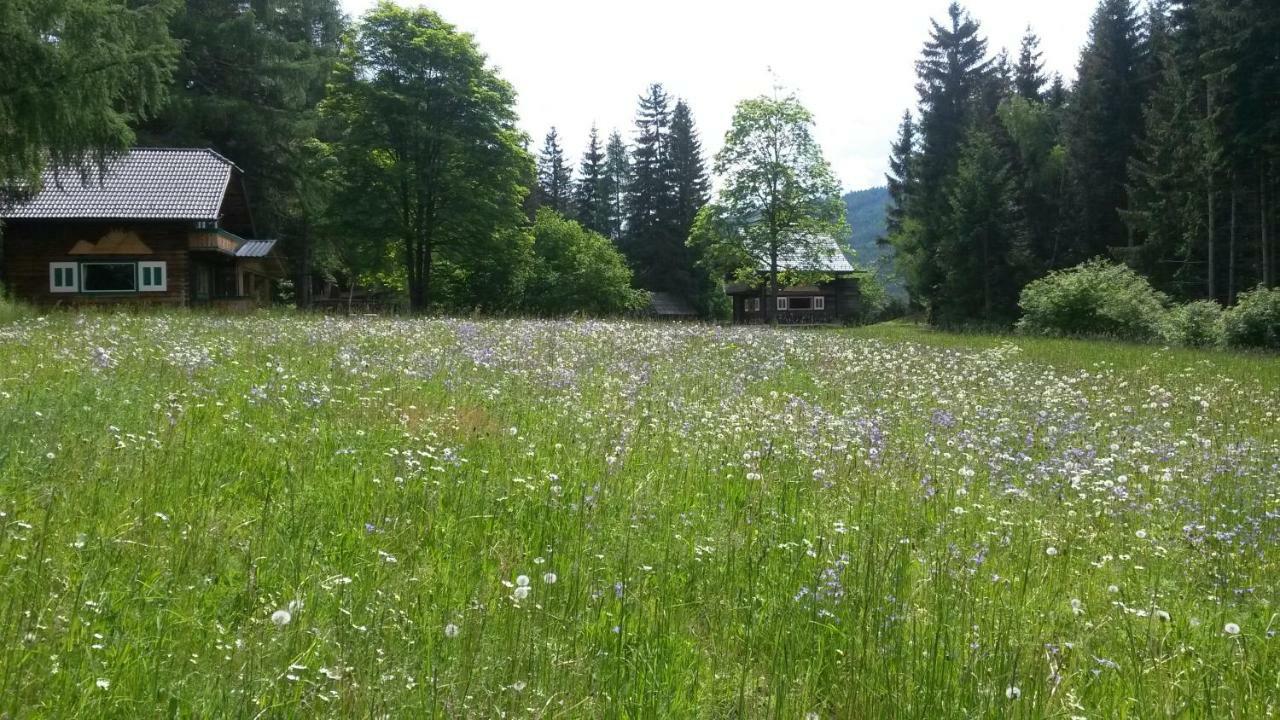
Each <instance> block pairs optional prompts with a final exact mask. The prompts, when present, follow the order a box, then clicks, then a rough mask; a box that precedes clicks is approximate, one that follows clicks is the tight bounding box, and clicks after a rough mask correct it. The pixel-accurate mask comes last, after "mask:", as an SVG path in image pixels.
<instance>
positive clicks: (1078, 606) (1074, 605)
mask: <svg viewBox="0 0 1280 720" xmlns="http://www.w3.org/2000/svg"><path fill="white" fill-rule="evenodd" d="M1071 612H1072V613H1073V614H1075V615H1083V614H1084V604H1083V603H1081V602H1080V598H1071Z"/></svg>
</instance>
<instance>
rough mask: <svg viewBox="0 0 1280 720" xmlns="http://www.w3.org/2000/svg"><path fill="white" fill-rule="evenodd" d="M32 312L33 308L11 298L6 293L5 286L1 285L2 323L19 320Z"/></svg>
mask: <svg viewBox="0 0 1280 720" xmlns="http://www.w3.org/2000/svg"><path fill="white" fill-rule="evenodd" d="M30 314H31V309H30V308H29V307H27V306H26V305H24V304H23V303H20V302H18V301H17V300H14V299H12V298H10V297H9V296H8V295H6V294H5V291H4V287H3V286H0V325H3V324H4V323H10V322H13V321H14V320H19V319H21V318H24V317H27V316H28V315H30Z"/></svg>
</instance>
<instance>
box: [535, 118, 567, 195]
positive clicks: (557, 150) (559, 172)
mask: <svg viewBox="0 0 1280 720" xmlns="http://www.w3.org/2000/svg"><path fill="white" fill-rule="evenodd" d="M572 183H573V171H572V170H571V169H570V168H569V162H568V160H566V159H565V157H564V149H563V148H561V147H560V135H559V133H557V132H556V129H555V128H554V127H552V128H551V130H549V131H548V132H547V137H546V139H545V140H544V141H543V143H542V150H541V151H540V152H539V153H538V198H539V200H538V205H539V206H540V207H549V208H551V209H552V210H555V211H556V212H558V213H560V214H561V215H566V216H567V215H569V213H570V210H571V207H572V205H573V200H572V192H573V187H572Z"/></svg>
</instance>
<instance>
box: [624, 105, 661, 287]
mask: <svg viewBox="0 0 1280 720" xmlns="http://www.w3.org/2000/svg"><path fill="white" fill-rule="evenodd" d="M670 136H671V108H670V101H669V99H668V97H667V93H666V91H665V90H664V89H663V88H662V85H660V84H657V83H655V84H653V85H650V86H649V90H648V92H647V93H646V94H645V95H642V96H641V97H640V102H639V107H638V109H637V111H636V140H635V145H634V146H633V148H632V151H631V182H630V184H629V186H628V189H627V224H626V233H625V234H624V236H623V243H622V250H623V253H624V254H626V256H627V260H628V261H629V262H630V263H631V267H632V269H633V270H634V271H635V278H636V284H637V285H639V286H640V287H643V288H647V289H650V290H663V289H666V285H667V281H666V277H665V273H664V265H663V263H664V260H665V258H664V256H663V251H664V250H665V249H666V248H667V247H668V246H669V244H670V243H669V238H667V237H666V235H667V234H668V233H669V232H670V226H669V224H668V223H667V222H666V221H667V220H668V218H669V217H670V215H669V212H670V210H671V206H672V190H671V173H670V172H669V169H668V168H669V165H668V163H669V157H668V156H669V153H670V147H669V145H670Z"/></svg>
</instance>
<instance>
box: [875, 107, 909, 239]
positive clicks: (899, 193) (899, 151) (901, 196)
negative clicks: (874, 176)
mask: <svg viewBox="0 0 1280 720" xmlns="http://www.w3.org/2000/svg"><path fill="white" fill-rule="evenodd" d="M915 153H916V124H915V121H914V120H912V118H911V111H910V110H907V111H906V112H904V113H902V123H901V124H900V125H898V139H897V140H895V141H894V143H893V146H892V149H891V152H890V154H889V172H888V173H886V174H885V176H884V179H885V182H886V183H887V185H888V188H889V208H888V209H887V210H886V211H885V231H886V233H887V234H888V237H890V238H891V237H893V236H895V235H899V234H901V233H902V228H903V222H904V221H905V220H906V217H907V203H908V201H909V199H910V197H911V194H912V192H913V187H912V186H913V182H914V176H913V172H912V165H913V164H914V163H915ZM887 240H888V238H882V239H881V241H882V242H883V241H887Z"/></svg>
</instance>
